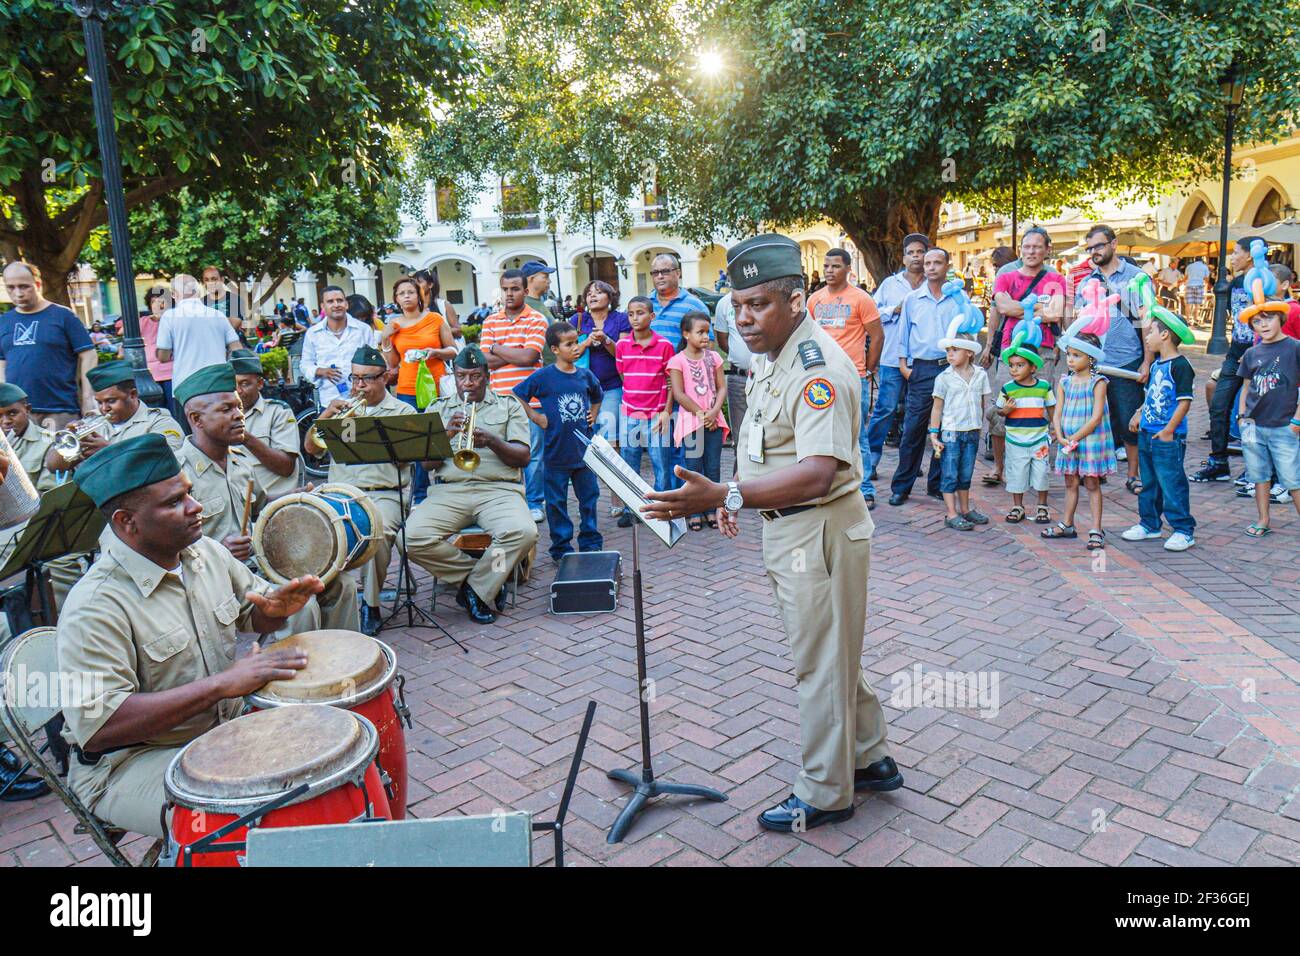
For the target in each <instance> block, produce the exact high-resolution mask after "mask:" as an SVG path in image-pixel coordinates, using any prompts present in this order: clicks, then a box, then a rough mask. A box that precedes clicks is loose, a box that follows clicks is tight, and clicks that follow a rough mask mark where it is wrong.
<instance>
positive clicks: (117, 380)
mask: <svg viewBox="0 0 1300 956" xmlns="http://www.w3.org/2000/svg"><path fill="white" fill-rule="evenodd" d="M86 380H87V381H89V382H90V387H91V389H92V390H93V391H94V393H95V404H96V405H97V406H98V408H99V414H101V415H103V416H104V417H105V418H107V419H108V423H109V432H110V434H109V435H108V436H107V437H105V436H104V435H101V434H99V433H98V432H91V433H89V434H87V435H85V436H83V437H82V439H81V448H80V450H79V454H77V455H75V456H73V457H72V458H71V459H65V458H64V457H63V456H62V455H61V454H60V453H59V452H57V451H54V450H53V449H51V450H50V452H49V453H48V454H47V455H46V458H45V463H46V467H48V468H50V469H51V470H54V471H60V470H63V469H72V468H75V467H76V466H77V465H78V464H79V463H80V462H82V461H85V460H86V459H88V458H90V457H91V456H92V455H94V454H95V452H97V451H99V450H100V449H101V448H104V447H107V446H108V445H111V444H112V443H113V442H117V441H123V440H125V439H127V438H134V437H136V436H137V435H148V434H154V435H162V436H163V437H164V438H166V439H167V444H168V445H170V446H171V449H172V451H177V450H178V449H179V448H180V447H181V441H182V440H183V439H184V437H185V436H184V434H183V433H182V432H181V426H180V423H179V422H177V421H176V419H174V418H172V417H171V415H169V414H168V413H167V412H165V411H163V410H162V409H160V408H150V407H149V406H148V405H146V404H145V403H144V402H142V401H140V393H139V392H138V391H137V390H136V387H135V368H134V366H132V365H131V363H130V362H128V361H126V360H125V359H118V360H117V361H114V362H105V363H104V364H103V365H97V366H96V367H95V368H93V369H91V370H90V371H89V372H87V373H86ZM74 425H75V423H74Z"/></svg>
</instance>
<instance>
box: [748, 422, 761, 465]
mask: <svg viewBox="0 0 1300 956" xmlns="http://www.w3.org/2000/svg"><path fill="white" fill-rule="evenodd" d="M748 450H749V460H750V461H752V462H755V463H757V464H762V463H763V416H762V413H761V412H759V413H758V414H756V415H755V416H754V421H753V422H752V423H751V424H750V426H749V449H748Z"/></svg>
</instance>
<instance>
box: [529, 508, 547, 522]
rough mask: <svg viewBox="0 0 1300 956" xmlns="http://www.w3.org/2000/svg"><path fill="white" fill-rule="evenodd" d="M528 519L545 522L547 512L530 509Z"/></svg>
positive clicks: (539, 509)
mask: <svg viewBox="0 0 1300 956" xmlns="http://www.w3.org/2000/svg"><path fill="white" fill-rule="evenodd" d="M528 517H530V518H532V519H533V520H534V521H545V520H546V512H544V511H543V510H542V509H541V508H529V509H528Z"/></svg>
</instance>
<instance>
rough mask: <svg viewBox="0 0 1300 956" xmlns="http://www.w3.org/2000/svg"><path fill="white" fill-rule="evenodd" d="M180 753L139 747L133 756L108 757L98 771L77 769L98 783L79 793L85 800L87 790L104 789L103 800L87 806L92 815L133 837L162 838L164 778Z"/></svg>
mask: <svg viewBox="0 0 1300 956" xmlns="http://www.w3.org/2000/svg"><path fill="white" fill-rule="evenodd" d="M180 750H181V748H180V747H138V748H132V750H131V751H130V752H125V751H124V752H122V753H121V754H108V755H107V756H105V757H102V758H100V761H99V763H98V764H96V765H95V766H94V767H78V768H77V770H78V771H85V772H86V774H87V776H88V777H90V778H91V779H92V780H93V781H94V783H93V784H89V786H86V785H83V786H79V787H77V788H76V789H77V790H78V791H80V792H81V794H83V800H84V799H85V796H84V794H85V792H86V790H87V789H89V790H91V791H92V792H93V791H94V790H98V789H100V788H103V796H101V797H100V798H99V799H98V800H96V801H94V802H90V801H86V802H87V804H88V808H89V810H90V812H91V813H93V814H94V815H95V816H96V817H98V818H99V819H100V820H103V821H104V822H105V823H109V824H112V825H113V826H115V827H121V828H122V829H124V830H130V831H131V832H132V833H143V834H145V835H146V836H151V837H161V836H162V835H163V830H162V819H161V817H162V808H163V805H164V804H166V802H167V794H166V792H165V791H164V790H163V774H164V773H166V771H167V765H168V764H169V763H171V761H172V758H173V757H175V756H176V755H177V754H178V753H180ZM76 759H77V758H76V757H75V756H74V757H73V758H72V760H73V761H75V760H76ZM110 765H111V766H112V773H111V775H110V774H109V772H108V771H109V766H110ZM88 783H89V781H88Z"/></svg>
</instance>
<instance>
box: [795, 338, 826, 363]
mask: <svg viewBox="0 0 1300 956" xmlns="http://www.w3.org/2000/svg"><path fill="white" fill-rule="evenodd" d="M799 361H801V362H803V367H804V368H806V369H807V368H817V367H819V366H821V365H825V364H826V356H825V355H823V354H822V350H821V346H820V345H818V344H817V343H816V342H814V341H813V340H812V339H804V341H802V342H800V343H799Z"/></svg>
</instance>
